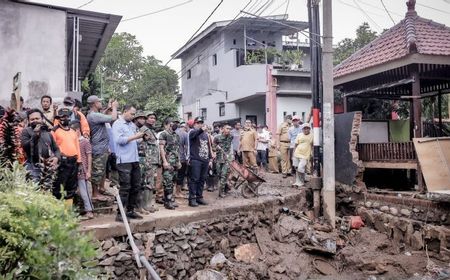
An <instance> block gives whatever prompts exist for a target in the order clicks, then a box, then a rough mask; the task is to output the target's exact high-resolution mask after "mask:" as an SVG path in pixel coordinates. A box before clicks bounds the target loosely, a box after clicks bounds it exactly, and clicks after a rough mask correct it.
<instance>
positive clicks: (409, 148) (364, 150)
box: [358, 142, 417, 162]
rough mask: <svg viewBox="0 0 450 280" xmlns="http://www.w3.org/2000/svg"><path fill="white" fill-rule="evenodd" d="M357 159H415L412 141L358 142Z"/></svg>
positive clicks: (402, 160)
mask: <svg viewBox="0 0 450 280" xmlns="http://www.w3.org/2000/svg"><path fill="white" fill-rule="evenodd" d="M358 153H359V159H360V160H362V161H391V162H405V161H416V160H417V156H416V152H415V150H414V143H413V142H403V143H392V142H389V143H364V144H358Z"/></svg>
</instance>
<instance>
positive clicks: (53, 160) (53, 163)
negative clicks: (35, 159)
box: [48, 157, 58, 169]
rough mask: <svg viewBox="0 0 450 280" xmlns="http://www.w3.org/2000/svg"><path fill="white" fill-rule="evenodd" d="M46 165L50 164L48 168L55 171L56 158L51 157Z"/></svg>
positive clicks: (56, 165)
mask: <svg viewBox="0 0 450 280" xmlns="http://www.w3.org/2000/svg"><path fill="white" fill-rule="evenodd" d="M48 163H49V164H50V167H51V168H52V169H56V167H58V158H57V157H51V158H49V159H48Z"/></svg>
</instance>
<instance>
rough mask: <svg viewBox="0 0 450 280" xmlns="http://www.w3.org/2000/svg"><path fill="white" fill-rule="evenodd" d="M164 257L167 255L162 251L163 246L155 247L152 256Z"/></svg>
mask: <svg viewBox="0 0 450 280" xmlns="http://www.w3.org/2000/svg"><path fill="white" fill-rule="evenodd" d="M165 255H167V253H166V250H164V248H163V246H161V245H156V247H155V254H154V256H155V257H162V256H165Z"/></svg>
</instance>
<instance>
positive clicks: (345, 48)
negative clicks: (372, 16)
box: [333, 22, 378, 65]
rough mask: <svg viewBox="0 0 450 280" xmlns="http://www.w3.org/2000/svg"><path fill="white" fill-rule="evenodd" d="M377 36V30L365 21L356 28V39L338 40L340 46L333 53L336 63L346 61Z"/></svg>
mask: <svg viewBox="0 0 450 280" xmlns="http://www.w3.org/2000/svg"><path fill="white" fill-rule="evenodd" d="M377 36H378V35H377V32H376V31H372V30H371V29H370V26H369V24H368V23H367V22H363V24H361V25H360V26H359V27H358V29H356V38H355V39H351V38H345V39H343V40H342V41H340V42H338V44H337V45H338V46H337V48H335V50H334V55H333V60H334V61H333V63H334V65H338V64H339V63H341V62H342V61H344V60H345V59H346V58H348V57H349V56H351V55H352V54H353V53H354V52H356V51H357V50H359V49H361V48H362V47H364V46H365V45H367V44H368V43H370V42H372V41H373V40H374V39H376V38H377Z"/></svg>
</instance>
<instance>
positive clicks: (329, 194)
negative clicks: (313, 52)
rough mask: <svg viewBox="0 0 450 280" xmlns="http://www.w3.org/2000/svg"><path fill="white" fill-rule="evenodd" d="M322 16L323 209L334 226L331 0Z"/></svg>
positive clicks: (323, 8) (327, 0)
mask: <svg viewBox="0 0 450 280" xmlns="http://www.w3.org/2000/svg"><path fill="white" fill-rule="evenodd" d="M322 16H323V64H322V73H323V111H322V114H323V121H322V123H323V157H324V160H323V189H322V196H323V204H324V205H323V210H324V215H325V218H326V219H327V220H328V221H329V222H330V224H331V226H332V227H333V228H334V226H335V219H336V217H335V216H336V207H335V200H336V197H335V162H334V93H333V22H332V6H331V0H324V1H323V6H322Z"/></svg>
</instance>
